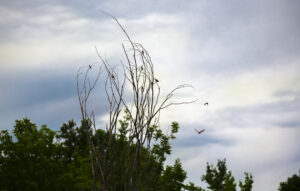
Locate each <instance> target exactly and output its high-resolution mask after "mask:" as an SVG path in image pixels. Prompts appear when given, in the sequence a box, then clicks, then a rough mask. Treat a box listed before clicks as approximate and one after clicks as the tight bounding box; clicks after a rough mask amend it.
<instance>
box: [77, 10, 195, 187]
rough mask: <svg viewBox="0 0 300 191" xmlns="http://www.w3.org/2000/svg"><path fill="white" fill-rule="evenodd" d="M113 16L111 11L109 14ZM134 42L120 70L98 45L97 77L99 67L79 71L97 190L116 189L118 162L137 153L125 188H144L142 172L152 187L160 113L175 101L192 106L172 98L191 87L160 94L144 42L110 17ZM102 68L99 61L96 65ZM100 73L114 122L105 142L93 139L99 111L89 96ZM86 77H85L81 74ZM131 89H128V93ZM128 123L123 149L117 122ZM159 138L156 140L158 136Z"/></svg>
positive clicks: (83, 115) (124, 182)
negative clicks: (119, 148)
mask: <svg viewBox="0 0 300 191" xmlns="http://www.w3.org/2000/svg"><path fill="white" fill-rule="evenodd" d="M110 16H111V15H110ZM111 17H112V18H113V19H114V20H115V21H116V23H117V24H118V25H119V27H120V28H121V29H122V31H123V33H124V34H125V35H126V38H127V40H128V41H129V46H128V47H126V46H125V45H124V44H122V48H123V52H124V54H125V57H126V61H125V62H123V61H121V66H122V70H121V72H120V71H119V70H117V69H116V68H115V67H113V66H112V65H110V64H109V63H108V61H107V60H106V59H105V58H103V57H102V56H101V54H100V53H99V51H98V50H97V48H96V52H97V54H98V57H99V59H100V63H99V67H98V68H97V69H98V71H97V75H96V77H95V78H94V80H90V76H89V74H90V71H91V70H95V67H94V66H91V65H88V66H87V67H82V68H80V69H79V70H78V73H77V92H78V99H79V104H80V109H81V114H82V124H83V127H84V129H85V130H86V134H87V139H88V143H89V149H90V158H91V166H92V173H93V181H94V186H93V190H104V191H107V190H115V189H116V185H115V181H114V173H115V170H116V169H117V168H119V166H118V165H120V164H124V160H125V158H126V157H125V156H127V155H132V156H131V157H132V159H133V160H132V161H130V164H128V166H127V168H126V169H124V170H123V171H124V175H125V174H126V177H124V180H123V184H124V189H123V190H135V191H137V190H139V185H140V181H141V180H140V178H141V174H143V177H144V180H143V185H142V187H143V188H145V190H147V188H148V184H149V181H151V178H148V177H149V173H150V172H151V170H152V171H155V169H154V168H150V167H149V160H150V156H151V147H152V146H153V142H154V141H155V140H154V134H155V129H156V130H157V129H159V127H158V123H159V119H160V112H161V111H162V110H164V109H166V108H168V107H170V106H172V105H180V104H188V103H193V102H195V101H196V100H193V101H187V102H173V101H172V97H173V95H174V93H176V91H178V90H180V89H183V88H189V87H191V86H190V85H188V84H183V85H179V86H177V87H175V88H174V89H173V90H172V91H170V92H169V93H168V94H167V95H166V96H165V97H162V96H161V87H160V85H159V80H158V79H157V77H156V76H155V73H154V67H153V64H152V61H151V57H150V55H149V53H148V52H147V50H146V49H145V48H144V47H143V46H142V45H141V44H139V43H135V42H133V41H132V40H131V38H130V37H129V35H128V34H127V32H126V31H125V29H124V28H123V26H122V25H121V24H120V23H119V21H118V20H117V19H116V18H115V17H113V16H111ZM97 66H98V65H97ZM100 75H103V76H105V80H104V88H105V94H106V97H107V101H108V107H107V108H106V109H107V112H108V116H109V120H108V122H107V124H106V127H105V128H106V131H105V138H104V140H96V141H93V140H92V135H91V134H92V130H91V129H93V130H94V132H96V131H97V128H96V123H95V116H94V112H93V111H91V112H89V111H88V104H87V102H88V99H89V97H90V95H91V92H92V91H93V90H94V88H95V86H96V84H97V82H98V80H99V77H100ZM82 76H83V78H82V79H81V77H82ZM128 90H129V91H128ZM122 111H124V113H125V114H124V115H125V118H126V121H128V124H127V126H126V131H125V133H124V134H125V136H126V137H127V141H126V142H125V143H126V144H125V145H124V147H123V148H122V151H121V152H115V151H114V150H113V148H115V147H114V144H115V139H116V136H117V135H118V133H120V131H121V130H120V129H119V128H118V123H119V121H120V120H122V117H124V115H123V114H121V113H122ZM156 139H157V138H156ZM143 148H146V150H147V155H146V156H147V159H146V161H147V164H146V170H145V169H144V170H142V169H141V160H142V159H141V156H142V153H141V152H142V149H143Z"/></svg>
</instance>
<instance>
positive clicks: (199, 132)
mask: <svg viewBox="0 0 300 191" xmlns="http://www.w3.org/2000/svg"><path fill="white" fill-rule="evenodd" d="M195 131H196V132H197V133H198V134H201V133H203V132H204V131H205V129H202V130H201V131H198V130H197V129H195Z"/></svg>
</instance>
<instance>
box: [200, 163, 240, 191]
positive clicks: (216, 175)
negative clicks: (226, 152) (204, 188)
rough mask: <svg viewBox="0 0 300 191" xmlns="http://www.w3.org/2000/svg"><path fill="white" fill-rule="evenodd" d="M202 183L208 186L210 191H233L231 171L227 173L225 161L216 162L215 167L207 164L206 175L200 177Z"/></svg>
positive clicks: (234, 185)
mask: <svg viewBox="0 0 300 191" xmlns="http://www.w3.org/2000/svg"><path fill="white" fill-rule="evenodd" d="M202 181H205V182H206V183H207V184H208V188H209V189H210V190H212V191H222V190H224V191H235V190H236V183H235V182H234V177H233V176H232V174H231V171H227V167H226V159H224V160H218V163H217V167H214V166H213V165H209V164H208V163H207V167H206V174H205V175H203V176H202Z"/></svg>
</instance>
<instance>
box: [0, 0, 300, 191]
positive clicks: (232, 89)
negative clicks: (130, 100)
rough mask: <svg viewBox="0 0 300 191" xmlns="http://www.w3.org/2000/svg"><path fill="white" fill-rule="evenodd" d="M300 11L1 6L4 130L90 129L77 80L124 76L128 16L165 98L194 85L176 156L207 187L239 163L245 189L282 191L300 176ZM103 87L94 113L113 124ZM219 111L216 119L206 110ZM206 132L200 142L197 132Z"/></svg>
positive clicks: (197, 4) (291, 1) (29, 0)
mask: <svg viewBox="0 0 300 191" xmlns="http://www.w3.org/2000/svg"><path fill="white" fill-rule="evenodd" d="M299 9H300V1H297V0H286V1H284V0H272V1H270V0H266V1H260V0H255V1H253V0H252V1H245V0H228V1H214V0H199V1H192V0H191V1H179V0H178V1H174V0H172V1H171V0H169V1H168V0H164V1H163V0H161V1H160V0H156V1H155V0H153V1H133V0H132V1H131V0H127V1H116V0H112V1H97V0H91V1H79V0H78V1H59V0H55V1H49V2H48V3H46V1H37V0H36V1H35V0H24V1H14V0H10V1H4V0H1V1H0V114H1V115H0V122H1V125H0V129H1V130H3V129H12V127H13V125H14V120H16V119H21V118H23V117H28V118H30V119H31V120H32V121H33V122H35V123H37V124H38V125H41V124H47V125H48V127H50V128H51V129H54V130H57V129H59V127H60V125H61V124H62V123H63V122H66V121H68V120H69V119H72V118H74V119H75V120H77V122H79V121H80V110H79V105H78V102H77V98H76V78H75V77H76V71H77V69H78V68H79V67H80V66H84V65H88V64H93V63H95V62H97V61H98V58H97V54H96V52H95V48H94V47H95V46H97V48H98V50H99V51H100V52H101V53H102V54H103V55H105V56H106V57H107V58H108V59H109V61H110V62H111V63H112V64H117V63H118V62H119V60H120V59H122V58H124V56H123V55H122V47H121V43H126V41H125V40H126V38H125V36H124V34H123V33H122V31H121V30H120V28H118V26H117V25H116V23H115V22H114V21H113V20H112V19H111V18H109V17H108V16H107V15H105V14H103V13H102V12H101V11H100V10H103V11H106V12H108V13H110V14H112V15H114V16H116V17H117V18H118V19H119V21H120V22H121V24H122V25H123V26H124V27H125V28H126V30H127V32H128V33H129V35H130V36H131V38H132V39H133V41H135V42H139V43H141V44H143V45H144V47H145V48H146V49H147V50H148V52H149V53H150V55H151V57H152V61H153V63H154V67H155V72H156V75H157V78H159V79H160V83H161V84H160V85H161V87H162V89H163V91H166V92H167V91H168V90H170V89H172V88H173V87H175V86H176V85H178V84H182V83H189V84H191V85H193V86H194V89H191V90H188V91H184V92H181V94H180V95H179V98H180V99H184V100H186V99H191V98H198V99H199V101H198V102H197V103H194V104H191V105H185V106H178V107H173V108H170V109H169V110H168V111H165V112H164V113H163V114H162V116H161V126H162V127H164V128H165V127H168V126H169V125H170V123H171V122H172V121H177V122H179V124H180V126H181V128H180V131H179V133H178V136H177V139H176V140H175V141H174V142H172V145H173V154H172V156H171V157H170V159H169V160H168V161H167V162H168V164H171V163H173V162H174V159H175V158H180V159H181V161H182V163H183V166H184V169H186V170H187V172H188V179H187V181H194V182H195V183H196V184H198V185H201V186H205V185H203V184H202V183H200V176H201V175H202V174H204V173H205V168H206V162H209V163H212V164H216V161H217V159H223V158H226V159H227V163H228V169H230V170H232V172H233V175H234V176H235V177H236V178H237V179H241V178H243V172H244V171H248V172H251V173H252V174H253V176H254V190H256V191H260V190H263V191H274V190H276V189H277V187H278V185H279V182H280V181H284V180H285V179H286V178H287V177H288V176H291V175H292V174H294V173H298V170H299V169H300V149H299V145H300V139H299V137H300V117H299V116H300V85H299V83H300V75H299V72H300V35H299V34H300V11H299ZM101 92H102V91H101V87H100V88H98V90H97V91H96V92H95V93H96V94H95V99H94V102H93V109H95V110H96V112H97V115H98V118H99V119H103V115H105V112H104V110H105V109H104V108H103V107H102V106H103V103H105V97H104V95H102V94H101ZM205 102H209V106H208V107H204V106H203V103H205ZM194 128H197V129H203V128H204V129H206V131H205V132H204V133H203V134H201V135H197V134H196V132H195V131H194Z"/></svg>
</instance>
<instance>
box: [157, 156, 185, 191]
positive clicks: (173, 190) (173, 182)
mask: <svg viewBox="0 0 300 191" xmlns="http://www.w3.org/2000/svg"><path fill="white" fill-rule="evenodd" d="M186 177H187V176H186V172H185V171H184V170H183V168H182V164H181V162H180V160H179V159H176V160H175V164H174V165H173V166H166V169H165V170H164V172H163V174H162V176H161V178H160V184H161V188H160V190H168V191H180V190H181V189H182V188H183V187H184V184H183V182H184V180H185V179H186Z"/></svg>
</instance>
